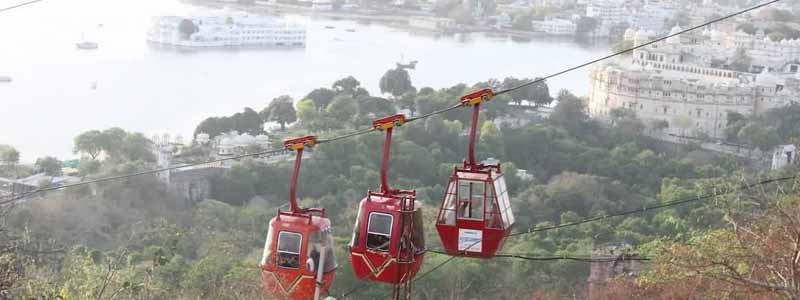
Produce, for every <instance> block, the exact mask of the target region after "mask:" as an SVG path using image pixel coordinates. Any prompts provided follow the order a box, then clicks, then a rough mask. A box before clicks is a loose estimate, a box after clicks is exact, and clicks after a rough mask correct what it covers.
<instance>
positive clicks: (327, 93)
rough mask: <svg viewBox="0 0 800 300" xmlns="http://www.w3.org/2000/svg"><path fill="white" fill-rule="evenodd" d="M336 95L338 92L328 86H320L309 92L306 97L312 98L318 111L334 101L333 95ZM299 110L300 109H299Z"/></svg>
mask: <svg viewBox="0 0 800 300" xmlns="http://www.w3.org/2000/svg"><path fill="white" fill-rule="evenodd" d="M335 96H336V92H334V91H333V90H331V89H328V88H318V89H315V90H313V91H311V93H308V96H306V99H311V101H313V102H314V106H315V107H316V108H317V110H318V111H322V110H325V107H327V106H328V104H330V103H331V101H333V97H335ZM298 110H299V109H298Z"/></svg>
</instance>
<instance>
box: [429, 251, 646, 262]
mask: <svg viewBox="0 0 800 300" xmlns="http://www.w3.org/2000/svg"><path fill="white" fill-rule="evenodd" d="M427 252H431V253H436V254H441V255H449V254H448V253H447V252H445V251H442V250H428V251H427ZM493 257H499V258H516V259H522V260H529V261H553V260H574V261H581V262H611V261H618V260H636V261H647V260H650V258H648V257H641V256H638V255H631V254H620V255H600V256H577V255H549V256H539V255H532V254H522V253H498V254H495V255H494V256H493Z"/></svg>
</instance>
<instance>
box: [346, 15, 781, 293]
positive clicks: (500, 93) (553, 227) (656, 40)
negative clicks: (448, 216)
mask: <svg viewBox="0 0 800 300" xmlns="http://www.w3.org/2000/svg"><path fill="white" fill-rule="evenodd" d="M779 1H781V0H771V1H767V2H764V3H761V4H758V5H755V6H752V7H749V8H746V9H743V10H740V11H737V12H735V13H732V14H729V15H726V16H722V17H719V18H716V19H712V20H710V21H707V22H704V23H702V24H700V25H696V26H692V27H690V28H687V29H684V30H681V31H678V32H676V33H673V34H668V35H666V36H663V37H660V38H657V39H655V40H652V41H649V42H646V43H643V44H641V45H638V46H634V47H631V48H628V49H625V50H622V51H619V52H615V53H612V54H610V55H606V56H603V57H601V58H597V59H594V60H591V61H589V62H586V63H583V64H580V65H577V66H573V67H571V68H567V69H564V70H562V71H559V72H556V73H552V74H550V75H547V76H545V77H540V78H538V79H535V80H532V81H529V82H527V83H523V84H520V85H518V86H515V87H511V88H507V89H503V90H499V91H496V92H494V95H495V96H497V95H502V94H506V93H510V92H512V91H515V90H518V89H521V88H524V87H526V86H530V85H533V84H536V83H539V82H544V81H545V80H548V79H551V78H554V77H557V76H560V75H563V74H566V73H569V72H572V71H575V70H578V69H581V68H584V67H586V66H589V65H592V64H595V63H598V62H601V61H604V60H606V59H609V58H613V57H616V56H619V55H622V54H625V53H627V52H631V51H633V50H636V49H639V48H642V47H646V46H649V45H652V44H655V43H658V42H660V41H664V40H666V39H668V38H670V37H675V36H679V35H681V34H684V33H687V32H690V31H694V30H697V29H700V28H702V27H705V26H708V25H711V24H714V23H717V22H720V21H724V20H727V19H730V18H733V17H736V16H739V15H742V14H745V13H748V12H750V11H753V10H756V9H759V8H762V7H765V6H768V5H771V4H774V3H777V2H779ZM462 105H463V104H461V103H459V104H458V105H455V106H452V107H449V108H447V109H444V110H441V111H437V112H441V113H443V112H446V111H450V110H452V109H456V108H458V107H461V106H462ZM431 115H432V114H428V115H423V116H420V117H418V118H413V119H411V120H416V119H421V118H427V117H429V116H431ZM795 178H796V176H791V177H784V178H777V179H772V180H767V181H764V182H763V183H762V184H767V183H770V182H775V181H785V180H789V179H795ZM757 184H758V183H757ZM729 192H730V191H729ZM723 194H724V193H723ZM718 195H721V194H716V195H710V196H708V195H707V196H704V197H699V198H697V199H695V198H691V199H684V200H680V201H672V202H667V203H663V204H660V205H656V206H651V207H645V208H642V209H636V210H631V211H625V212H622V213H619V214H612V215H603V216H598V217H593V218H588V219H584V220H580V221H576V222H570V223H563V224H558V225H553V226H548V227H541V228H533V229H530V230H528V231H524V232H518V233H513V234H510V235H509V236H518V235H523V234H530V233H533V232H541V231H546V230H553V229H558V228H563V227H568V226H576V225H580V224H584V223H589V222H595V221H600V220H604V219H609V218H613V217H619V216H624V215H629V214H634V213H642V212H645V211H649V210H655V209H661V208H665V207H670V206H675V205H680V204H683V203H688V202H694V201H699V200H703V199H707V198H711V197H714V196H718ZM478 242H480V241H478ZM478 242H476V243H475V244H477V243H478ZM470 247H471V246H470ZM455 258H458V256H451V257H450V258H448V259H447V260H445V261H443V262H441V263H439V264H438V265H436V266H435V267H433V268H431V269H429V270H428V271H426V272H425V273H422V274H420V275H417V276H416V277H415V278H414V279H413V281H412V282H416V281H418V280H420V279H422V278H425V277H426V276H428V275H430V274H431V273H433V272H435V271H436V270H438V269H439V268H441V267H443V266H444V265H446V264H448V263H450V262H451V261H453V260H454V259H455ZM358 290H359V288H356V289H354V290H352V291H350V294H352V293H355V292H357V291H358Z"/></svg>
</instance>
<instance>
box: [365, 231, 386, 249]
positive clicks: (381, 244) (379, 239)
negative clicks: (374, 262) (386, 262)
mask: <svg viewBox="0 0 800 300" xmlns="http://www.w3.org/2000/svg"><path fill="white" fill-rule="evenodd" d="M367 237H368V238H369V240H368V241H367V246H368V247H369V248H371V249H374V250H378V251H389V244H391V243H392V240H391V239H390V238H389V236H388V235H381V234H369V235H367Z"/></svg>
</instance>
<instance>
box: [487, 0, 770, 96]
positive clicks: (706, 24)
mask: <svg viewBox="0 0 800 300" xmlns="http://www.w3.org/2000/svg"><path fill="white" fill-rule="evenodd" d="M779 1H781V0H772V1H767V2H764V3H761V4H758V5H756V6H752V7H749V8H746V9H744V10H740V11H737V12H735V13H732V14H730V15H726V16H723V17H719V18H716V19H712V20H710V21H707V22H704V23H702V24H700V25H697V26H692V27H689V28H687V29H684V30H681V31H678V32H676V33H672V34H668V35H666V36H663V37H660V38H657V39H654V40H652V41H649V42H646V43H643V44H641V45H638V46H635V47H631V48H628V49H625V50H622V51H619V52H615V53H613V54H609V55H606V56H603V57H600V58H597V59H595V60H592V61H589V62H586V63H583V64H580V65H577V66H574V67H571V68H568V69H565V70H562V71H559V72H556V73H553V74H550V75H547V76H545V77H541V78H538V79H534V80H531V81H529V82H526V83H523V84H520V85H518V86H515V87H511V88H507V89H504V90H500V91H497V92H495V93H494V94H495V95H502V94H505V93H509V92H513V91H515V90H518V89H521V88H524V87H526V86H529V85H533V84H536V83H539V82H543V81H545V80H547V79H550V78H553V77H556V76H559V75H562V74H564V73H568V72H572V71H575V70H577V69H580V68H583V67H586V66H589V65H593V64H595V63H598V62H601V61H604V60H606V59H609V58H612V57H615V56H618V55H622V54H625V53H628V52H631V51H633V50H636V49H639V48H642V47H646V46H649V45H652V44H655V43H658V42H661V41H664V40H666V39H668V38H671V37H674V36H678V35H681V34H684V33H687V32H689V31H693V30H696V29H699V28H703V27H705V26H708V25H711V24H714V23H717V22H720V21H724V20H727V19H730V18H733V17H736V16H739V15H741V14H745V13H748V12H750V11H753V10H756V9H759V8H762V7H764V6H767V5H770V4H773V3H776V2H779Z"/></svg>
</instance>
